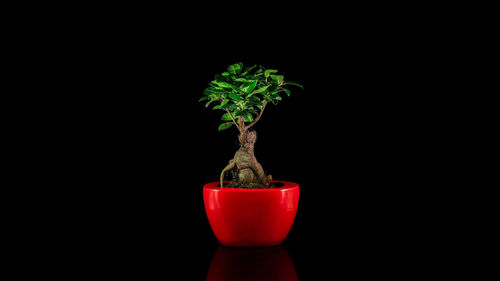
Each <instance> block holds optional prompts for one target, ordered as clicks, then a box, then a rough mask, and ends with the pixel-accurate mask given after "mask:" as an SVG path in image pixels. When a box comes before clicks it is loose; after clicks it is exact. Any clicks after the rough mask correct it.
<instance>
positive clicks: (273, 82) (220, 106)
mask: <svg viewBox="0 0 500 281" xmlns="http://www.w3.org/2000/svg"><path fill="white" fill-rule="evenodd" d="M277 72H278V71H277V70H275V69H266V68H265V67H263V66H261V65H259V66H257V65H254V66H250V67H247V68H245V69H243V63H241V62H240V63H237V64H232V65H230V66H229V67H228V68H227V71H226V72H223V73H221V74H217V75H215V80H213V81H212V82H210V83H209V85H210V87H208V88H206V89H205V90H204V91H203V93H204V96H203V97H202V98H201V99H200V100H199V101H200V102H202V101H203V102H205V107H209V106H212V109H214V110H223V111H225V114H224V115H223V116H222V121H224V122H223V123H222V124H220V126H219V131H221V130H225V129H228V128H230V127H231V126H232V125H233V124H234V122H237V121H236V120H240V118H241V119H242V120H243V121H244V122H247V123H252V122H254V120H256V119H258V118H259V117H260V115H261V114H262V111H263V110H264V108H265V106H266V104H267V103H269V102H271V103H273V104H275V105H276V104H278V102H279V101H280V100H282V97H281V96H280V94H282V93H285V94H286V95H287V96H290V94H291V92H290V90H289V89H287V88H284V87H283V86H288V85H291V86H298V87H301V88H303V87H302V86H301V85H300V84H298V83H296V82H292V81H285V80H284V76H283V75H278V74H277ZM233 119H234V120H233ZM233 121H234V122H233ZM252 125H253V124H252Z"/></svg>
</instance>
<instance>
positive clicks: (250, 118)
mask: <svg viewBox="0 0 500 281" xmlns="http://www.w3.org/2000/svg"><path fill="white" fill-rule="evenodd" d="M241 116H243V119H245V122H252V121H253V116H252V114H251V113H250V112H246V111H245V112H242V114H241Z"/></svg>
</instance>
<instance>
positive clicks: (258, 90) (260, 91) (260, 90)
mask: <svg viewBox="0 0 500 281" xmlns="http://www.w3.org/2000/svg"><path fill="white" fill-rule="evenodd" d="M269 86H271V85H267V86H264V87H262V88H258V89H257V90H255V91H253V93H252V95H254V94H258V93H262V92H264V91H265V90H266V89H267V88H269Z"/></svg>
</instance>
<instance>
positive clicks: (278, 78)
mask: <svg viewBox="0 0 500 281" xmlns="http://www.w3.org/2000/svg"><path fill="white" fill-rule="evenodd" d="M283 78H284V76H283V75H271V79H273V80H274V81H276V82H278V84H280V83H281V81H283Z"/></svg>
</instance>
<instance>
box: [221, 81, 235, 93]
mask: <svg viewBox="0 0 500 281" xmlns="http://www.w3.org/2000/svg"><path fill="white" fill-rule="evenodd" d="M216 83H217V85H219V86H221V87H223V88H231V89H233V90H235V91H236V92H239V91H240V88H238V87H236V86H235V85H233V84H229V83H226V82H216Z"/></svg>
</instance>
